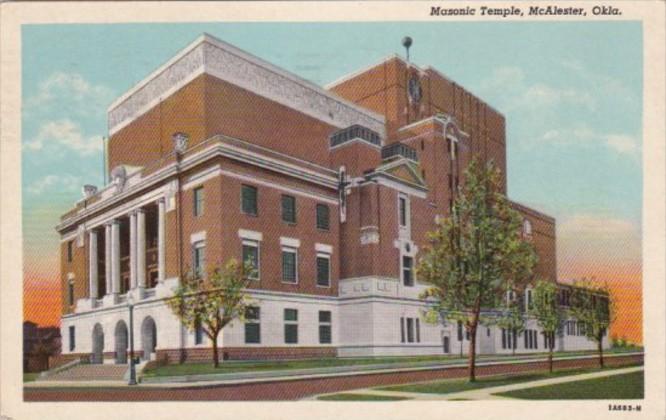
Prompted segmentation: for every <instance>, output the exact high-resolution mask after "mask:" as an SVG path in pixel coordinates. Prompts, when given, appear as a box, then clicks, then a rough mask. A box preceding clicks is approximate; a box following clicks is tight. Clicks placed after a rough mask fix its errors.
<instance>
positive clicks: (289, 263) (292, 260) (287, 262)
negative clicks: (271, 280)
mask: <svg viewBox="0 0 666 420" xmlns="http://www.w3.org/2000/svg"><path fill="white" fill-rule="evenodd" d="M282 281H283V282H285V283H298V255H297V253H296V250H295V249H291V248H282Z"/></svg>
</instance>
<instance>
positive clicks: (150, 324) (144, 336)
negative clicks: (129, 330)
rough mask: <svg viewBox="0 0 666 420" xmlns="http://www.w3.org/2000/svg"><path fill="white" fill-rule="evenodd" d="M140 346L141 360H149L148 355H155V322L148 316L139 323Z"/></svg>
mask: <svg viewBox="0 0 666 420" xmlns="http://www.w3.org/2000/svg"><path fill="white" fill-rule="evenodd" d="M141 345H142V348H143V358H144V359H145V360H150V355H151V354H152V353H155V346H157V327H156V326H155V320H153V318H151V317H149V316H148V317H146V318H144V320H143V322H142V323H141Z"/></svg>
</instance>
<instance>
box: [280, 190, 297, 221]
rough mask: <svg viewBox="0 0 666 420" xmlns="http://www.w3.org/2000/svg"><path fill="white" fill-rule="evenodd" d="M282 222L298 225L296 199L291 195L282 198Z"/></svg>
mask: <svg viewBox="0 0 666 420" xmlns="http://www.w3.org/2000/svg"><path fill="white" fill-rule="evenodd" d="M282 220H284V221H285V222H287V223H296V199H295V198H294V197H292V196H290V195H283V196H282Z"/></svg>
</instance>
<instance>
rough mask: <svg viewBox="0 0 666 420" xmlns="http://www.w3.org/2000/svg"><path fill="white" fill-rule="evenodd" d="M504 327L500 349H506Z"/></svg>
mask: <svg viewBox="0 0 666 420" xmlns="http://www.w3.org/2000/svg"><path fill="white" fill-rule="evenodd" d="M506 341H507V340H506V329H505V328H502V349H504V350H506V348H507V345H506V344H507V343H506Z"/></svg>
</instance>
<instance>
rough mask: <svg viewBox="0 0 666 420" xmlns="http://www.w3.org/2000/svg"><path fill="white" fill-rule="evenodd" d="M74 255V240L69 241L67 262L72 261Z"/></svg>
mask: <svg viewBox="0 0 666 420" xmlns="http://www.w3.org/2000/svg"><path fill="white" fill-rule="evenodd" d="M73 257H74V241H67V262H72V259H73Z"/></svg>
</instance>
